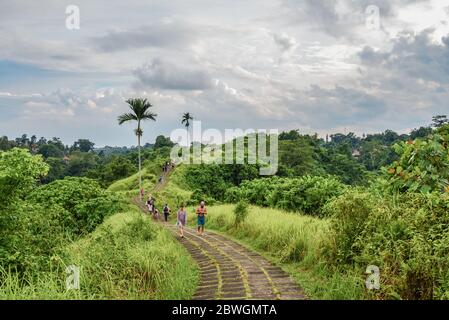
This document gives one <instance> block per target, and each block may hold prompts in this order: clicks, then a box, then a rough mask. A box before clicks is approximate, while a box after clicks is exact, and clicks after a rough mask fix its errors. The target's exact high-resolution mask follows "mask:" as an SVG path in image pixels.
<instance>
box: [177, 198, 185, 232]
mask: <svg viewBox="0 0 449 320" xmlns="http://www.w3.org/2000/svg"><path fill="white" fill-rule="evenodd" d="M186 223H187V211H186V210H185V207H184V205H181V208H180V209H179V211H178V221H177V225H178V227H179V234H180V236H181V238H184V227H185V226H186Z"/></svg>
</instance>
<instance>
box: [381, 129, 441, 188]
mask: <svg viewBox="0 0 449 320" xmlns="http://www.w3.org/2000/svg"><path fill="white" fill-rule="evenodd" d="M445 129H446V128H445V126H443V127H441V128H440V129H439V130H438V131H437V133H435V134H433V135H431V136H429V137H428V138H426V139H416V140H415V141H408V142H401V143H398V144H396V145H395V146H394V150H395V152H396V153H397V154H398V156H399V160H397V161H395V162H394V163H393V164H392V165H391V166H390V167H388V168H386V169H385V174H386V176H387V178H388V180H389V182H390V185H391V187H392V188H393V189H394V190H397V191H402V192H404V191H409V192H421V193H429V192H433V191H437V192H449V134H446V133H445V131H446V130H445ZM448 131H449V130H448Z"/></svg>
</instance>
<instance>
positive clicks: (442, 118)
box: [432, 115, 449, 128]
mask: <svg viewBox="0 0 449 320" xmlns="http://www.w3.org/2000/svg"><path fill="white" fill-rule="evenodd" d="M448 123H449V119H448V118H447V116H446V115H436V116H434V117H433V118H432V126H433V127H434V128H440V127H442V126H444V125H446V124H448Z"/></svg>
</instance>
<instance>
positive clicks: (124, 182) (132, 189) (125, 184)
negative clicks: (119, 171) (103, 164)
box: [108, 168, 157, 196]
mask: <svg viewBox="0 0 449 320" xmlns="http://www.w3.org/2000/svg"><path fill="white" fill-rule="evenodd" d="M156 180H157V179H156V175H155V174H153V173H151V172H149V170H148V169H146V168H145V169H142V187H143V188H144V189H145V190H151V189H152V188H153V187H154V185H155V183H156ZM108 191H112V192H121V193H124V194H125V195H130V194H131V193H132V195H133V196H135V195H138V194H139V174H138V173H136V174H134V175H132V176H130V177H128V178H125V179H121V180H118V181H116V182H114V183H113V184H111V185H110V186H109V188H108Z"/></svg>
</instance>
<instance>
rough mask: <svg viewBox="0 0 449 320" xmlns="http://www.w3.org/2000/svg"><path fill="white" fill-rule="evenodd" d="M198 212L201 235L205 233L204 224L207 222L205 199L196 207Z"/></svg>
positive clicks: (199, 232)
mask: <svg viewBox="0 0 449 320" xmlns="http://www.w3.org/2000/svg"><path fill="white" fill-rule="evenodd" d="M196 214H197V216H198V231H197V233H198V234H199V235H204V225H205V224H206V215H207V208H206V204H205V203H204V201H201V202H200V206H199V207H198V208H197V209H196Z"/></svg>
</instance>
